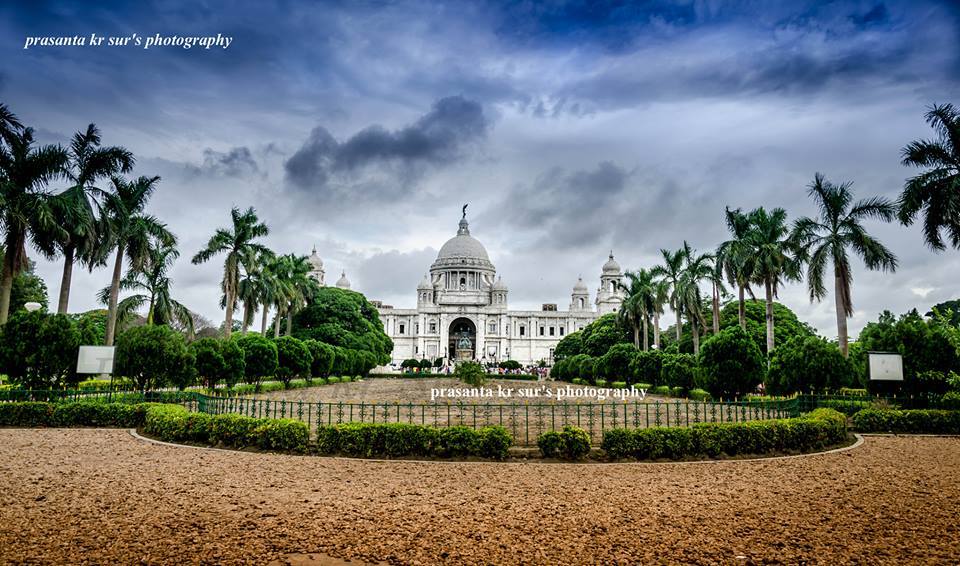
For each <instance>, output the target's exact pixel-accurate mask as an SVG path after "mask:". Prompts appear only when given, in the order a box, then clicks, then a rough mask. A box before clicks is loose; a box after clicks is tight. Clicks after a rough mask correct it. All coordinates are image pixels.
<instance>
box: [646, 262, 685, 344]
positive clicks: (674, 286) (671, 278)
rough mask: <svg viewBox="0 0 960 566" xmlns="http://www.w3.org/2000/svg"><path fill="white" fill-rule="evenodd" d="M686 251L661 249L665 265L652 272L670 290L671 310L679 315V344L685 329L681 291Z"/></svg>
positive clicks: (655, 268)
mask: <svg viewBox="0 0 960 566" xmlns="http://www.w3.org/2000/svg"><path fill="white" fill-rule="evenodd" d="M686 251H687V250H686V249H685V248H681V249H679V250H677V251H675V252H671V251H670V250H666V249H662V248H661V250H660V255H662V256H663V265H658V266H656V267H654V268H653V269H652V270H651V273H652V274H653V276H654V277H661V278H662V279H663V281H664V282H666V284H667V285H668V286H669V288H670V294H669V295H668V297H669V304H670V308H672V309H673V312H674V313H676V315H677V342H679V341H680V330H681V328H682V327H683V320H682V318H683V299H682V297H681V296H680V294H679V291H680V287H681V285H682V283H681V278H682V277H683V271H684V266H685V264H686V260H687V258H686V256H685V253H686Z"/></svg>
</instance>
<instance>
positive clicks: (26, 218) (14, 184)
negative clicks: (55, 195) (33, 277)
mask: <svg viewBox="0 0 960 566" xmlns="http://www.w3.org/2000/svg"><path fill="white" fill-rule="evenodd" d="M0 141H2V143H0V228H2V230H3V247H4V250H5V251H6V253H5V254H4V256H3V266H2V270H0V325H3V324H5V323H6V322H7V317H8V315H9V313H10V296H11V294H12V291H13V280H14V279H15V278H16V276H17V275H19V274H20V273H21V272H23V271H24V270H25V269H26V268H27V265H28V262H27V243H28V241H31V240H32V241H33V243H34V244H41V245H42V244H43V243H44V242H49V241H51V240H54V239H56V238H57V237H60V236H62V234H63V232H64V230H63V229H62V228H61V227H60V226H58V225H57V223H56V221H55V218H54V214H53V209H52V208H51V205H50V200H51V198H52V197H51V195H50V193H49V192H48V191H47V190H46V186H47V183H49V182H50V181H52V180H55V179H57V178H60V177H62V176H63V174H64V166H65V165H66V163H67V153H66V151H64V149H63V148H62V147H60V146H58V145H46V146H41V147H36V146H35V145H34V139H33V129H32V128H21V127H19V122H17V120H16V117H15V116H14V115H13V114H12V113H10V111H9V110H8V109H7V107H6V106H3V105H0Z"/></svg>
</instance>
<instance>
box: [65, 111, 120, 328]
mask: <svg viewBox="0 0 960 566" xmlns="http://www.w3.org/2000/svg"><path fill="white" fill-rule="evenodd" d="M69 156H70V161H69V163H68V165H67V171H66V175H67V179H69V181H70V183H71V186H70V187H69V188H68V189H66V190H65V191H63V192H62V193H60V194H58V195H56V196H55V197H53V199H52V204H53V208H54V214H55V216H56V219H57V223H58V224H59V225H60V227H61V228H63V230H64V234H63V235H64V237H63V238H61V239H60V240H59V241H57V242H56V244H57V247H58V248H59V251H60V253H61V254H62V255H63V276H62V278H61V282H60V298H59V302H58V305H57V312H59V313H66V312H67V308H68V305H69V302H70V284H71V281H72V279H73V265H74V263H76V262H77V261H78V260H79V261H80V262H81V263H82V264H85V265H87V266H88V267H90V268H91V269H92V268H93V266H95V265H96V264H97V263H98V262H99V260H100V258H101V257H102V256H101V254H99V253H98V252H99V251H100V250H98V249H97V248H98V244H100V243H101V242H102V241H103V240H104V238H101V237H100V234H99V233H98V229H97V217H96V214H95V212H94V203H93V202H92V201H91V198H93V197H95V196H96V195H98V194H103V191H102V190H101V189H100V188H98V187H97V186H96V183H97V181H99V180H100V179H107V178H110V177H112V176H114V175H116V174H119V173H128V172H130V170H131V169H132V168H133V162H134V159H133V154H131V153H130V152H129V151H127V150H126V149H124V148H122V147H100V131H99V130H98V129H97V126H96V125H94V124H90V125H89V126H87V130H86V131H85V132H77V133H75V134H74V135H73V140H72V141H71V143H70V149H69Z"/></svg>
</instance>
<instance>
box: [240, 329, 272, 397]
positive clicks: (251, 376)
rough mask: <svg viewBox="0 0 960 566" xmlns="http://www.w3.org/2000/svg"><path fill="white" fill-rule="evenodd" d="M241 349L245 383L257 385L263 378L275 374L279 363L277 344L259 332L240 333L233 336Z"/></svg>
mask: <svg viewBox="0 0 960 566" xmlns="http://www.w3.org/2000/svg"><path fill="white" fill-rule="evenodd" d="M234 340H236V343H237V346H239V347H240V349H241V350H243V360H244V377H245V378H246V381H247V383H252V384H253V385H254V386H259V385H260V382H262V381H263V378H265V377H269V376H272V375H275V374H276V373H277V366H278V365H279V361H278V354H277V345H276V344H274V342H273V340H270V339H269V338H265V337H263V336H260V335H259V334H242V335H240V336H238V337H237V338H235V339H234Z"/></svg>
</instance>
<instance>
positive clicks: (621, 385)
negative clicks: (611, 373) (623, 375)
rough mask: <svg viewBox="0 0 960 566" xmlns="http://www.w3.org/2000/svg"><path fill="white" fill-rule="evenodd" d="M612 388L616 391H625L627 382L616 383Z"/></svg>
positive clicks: (611, 385) (612, 384)
mask: <svg viewBox="0 0 960 566" xmlns="http://www.w3.org/2000/svg"><path fill="white" fill-rule="evenodd" d="M610 387H612V388H614V389H625V388H626V387H627V382H626V381H614V382H613V383H611V384H610Z"/></svg>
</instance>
